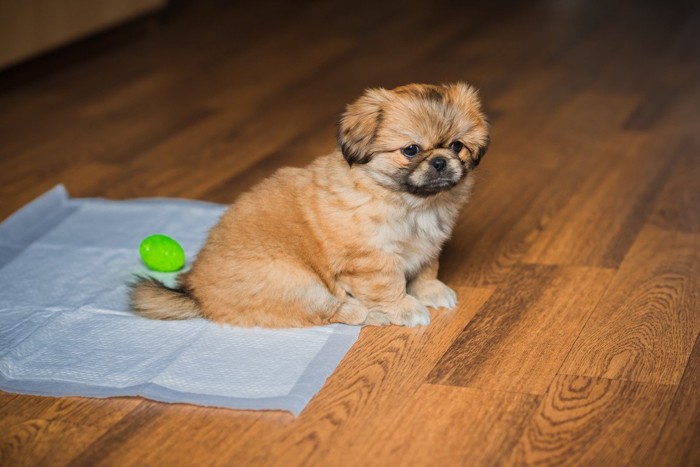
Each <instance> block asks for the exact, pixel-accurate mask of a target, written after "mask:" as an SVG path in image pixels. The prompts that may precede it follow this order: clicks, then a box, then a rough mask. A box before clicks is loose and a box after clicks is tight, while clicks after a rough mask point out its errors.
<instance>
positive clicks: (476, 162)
mask: <svg viewBox="0 0 700 467" xmlns="http://www.w3.org/2000/svg"><path fill="white" fill-rule="evenodd" d="M489 144H491V136H489V134H488V133H487V134H486V141H485V142H484V143H482V144H481V145H480V146H479V148H478V149H477V150H476V154H474V157H473V159H472V167H476V166H477V165H479V162H481V158H482V157H484V154H486V151H488V149H489Z"/></svg>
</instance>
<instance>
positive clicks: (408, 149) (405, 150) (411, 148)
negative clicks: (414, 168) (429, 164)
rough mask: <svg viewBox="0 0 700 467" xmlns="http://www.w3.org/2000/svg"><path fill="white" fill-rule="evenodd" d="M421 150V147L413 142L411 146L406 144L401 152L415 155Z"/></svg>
mask: <svg viewBox="0 0 700 467" xmlns="http://www.w3.org/2000/svg"><path fill="white" fill-rule="evenodd" d="M419 152H420V147H418V146H417V145H415V144H412V145H410V146H406V147H405V148H403V149H402V150H401V154H403V155H404V156H406V157H413V156H415V155H416V154H418V153H419Z"/></svg>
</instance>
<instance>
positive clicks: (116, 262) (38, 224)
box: [0, 186, 360, 415]
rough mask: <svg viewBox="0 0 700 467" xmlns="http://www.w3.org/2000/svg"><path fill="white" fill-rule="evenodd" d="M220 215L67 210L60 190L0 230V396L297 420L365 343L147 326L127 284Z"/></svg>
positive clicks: (314, 332) (198, 207) (127, 204)
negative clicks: (168, 242)
mask: <svg viewBox="0 0 700 467" xmlns="http://www.w3.org/2000/svg"><path fill="white" fill-rule="evenodd" d="M223 211H224V207H223V206H220V205H216V204H210V203H204V202H198V201H186V200H171V199H154V200H133V201H108V200H100V199H70V198H69V197H68V195H67V193H66V191H65V189H64V188H63V187H62V186H58V187H56V188H54V189H53V190H51V191H49V192H48V193H46V194H44V195H43V196H41V197H40V198H38V199H37V200H35V201H33V202H32V203H30V204H29V205H27V206H25V207H24V208H22V209H21V210H20V211H18V212H17V213H15V214H14V215H13V216H11V217H10V218H9V219H7V220H6V221H5V222H3V223H2V224H0V283H2V285H3V287H0V389H3V390H5V391H10V392H18V393H26V394H39V395H47V396H66V395H73V396H90V397H111V396H143V397H147V398H149V399H154V400H159V401H165V402H184V403H192V404H199V405H207V406H220V407H229V408H238V409H280V410H288V411H290V412H292V413H294V414H295V415H296V414H299V413H300V412H301V411H302V410H303V408H304V407H305V406H306V404H307V403H308V402H309V401H310V400H311V398H312V397H313V396H314V395H315V394H316V393H317V392H318V391H319V390H320V388H321V387H322V386H323V384H324V382H325V380H326V379H327V378H328V377H329V376H330V375H331V373H332V372H333V371H334V370H335V368H336V366H337V365H338V363H340V361H341V360H342V358H343V356H344V355H345V354H346V353H347V351H348V350H349V349H350V347H351V346H352V345H353V343H354V342H355V341H356V340H357V337H358V335H359V332H360V328H359V327H355V326H344V325H333V326H325V327H318V328H308V329H285V330H269V329H257V328H256V329H241V328H233V327H228V326H219V325H216V324H214V323H211V322H209V321H206V320H203V319H195V320H188V321H152V320H148V319H145V318H141V317H139V316H136V315H134V314H133V313H132V312H131V311H129V307H128V287H127V283H128V282H129V281H131V280H132V279H133V276H134V274H144V273H148V274H151V275H154V276H156V277H158V278H160V279H162V280H164V281H166V282H170V283H172V282H173V281H174V279H175V274H163V273H152V272H148V271H147V270H146V269H145V267H144V266H143V265H142V264H141V262H140V260H139V258H138V246H139V243H140V242H141V240H142V239H143V238H144V237H146V236H148V235H150V234H153V233H163V234H166V235H170V236H172V237H174V238H176V239H177V240H178V241H179V242H180V244H181V245H182V246H183V247H184V248H185V251H186V253H187V255H188V257H189V258H191V257H192V256H194V255H195V254H196V252H197V251H198V250H199V249H200V248H201V246H202V244H203V243H204V241H205V239H206V235H207V232H208V231H209V229H210V228H211V227H212V226H213V225H214V224H215V223H216V221H217V220H218V218H219V217H220V216H221V214H222V213H223Z"/></svg>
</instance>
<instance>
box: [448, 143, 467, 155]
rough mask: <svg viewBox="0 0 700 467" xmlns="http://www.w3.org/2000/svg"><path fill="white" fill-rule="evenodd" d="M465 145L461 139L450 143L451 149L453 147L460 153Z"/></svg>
mask: <svg viewBox="0 0 700 467" xmlns="http://www.w3.org/2000/svg"><path fill="white" fill-rule="evenodd" d="M463 147H464V144H462V142H461V141H453V142H452V143H451V144H450V149H452V150H453V151H454V152H456V153H459V152H460V151H461V150H462V148H463Z"/></svg>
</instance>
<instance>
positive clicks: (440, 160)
mask: <svg viewBox="0 0 700 467" xmlns="http://www.w3.org/2000/svg"><path fill="white" fill-rule="evenodd" d="M430 165H432V166H433V167H435V170H437V171H438V172H442V171H443V170H445V167H447V161H446V160H445V158H444V157H436V158H435V159H433V160H432V161H430Z"/></svg>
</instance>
